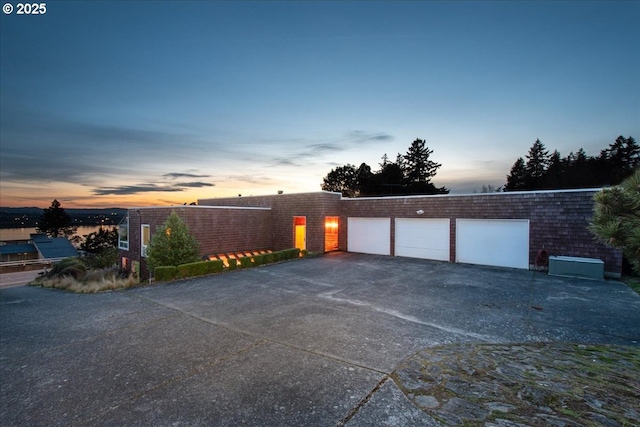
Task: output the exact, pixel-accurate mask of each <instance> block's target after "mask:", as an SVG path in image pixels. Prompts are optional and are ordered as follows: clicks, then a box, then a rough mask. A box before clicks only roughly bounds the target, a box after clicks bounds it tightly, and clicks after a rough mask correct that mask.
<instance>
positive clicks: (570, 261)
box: [549, 256, 604, 280]
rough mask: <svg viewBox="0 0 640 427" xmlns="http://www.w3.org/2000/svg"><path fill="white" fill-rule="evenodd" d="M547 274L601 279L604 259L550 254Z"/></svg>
mask: <svg viewBox="0 0 640 427" xmlns="http://www.w3.org/2000/svg"><path fill="white" fill-rule="evenodd" d="M549 275H551V276H568V277H580V278H584V279H597V280H603V279H604V261H602V260H600V259H596V258H579V257H573V256H551V257H549Z"/></svg>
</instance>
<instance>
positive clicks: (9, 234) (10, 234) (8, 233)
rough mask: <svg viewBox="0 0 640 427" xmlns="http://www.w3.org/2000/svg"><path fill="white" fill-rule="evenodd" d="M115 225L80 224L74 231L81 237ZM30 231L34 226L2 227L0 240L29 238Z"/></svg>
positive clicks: (33, 230) (109, 228) (31, 231)
mask: <svg viewBox="0 0 640 427" xmlns="http://www.w3.org/2000/svg"><path fill="white" fill-rule="evenodd" d="M113 227H116V226H115V225H81V226H80V227H78V230H77V231H76V235H78V236H80V237H82V236H84V235H85V234H89V233H93V232H95V231H98V230H100V229H101V228H105V229H107V230H111V229H112V228H113ZM32 233H36V229H35V227H27V228H3V229H0V242H5V241H7V240H29V235H30V234H32Z"/></svg>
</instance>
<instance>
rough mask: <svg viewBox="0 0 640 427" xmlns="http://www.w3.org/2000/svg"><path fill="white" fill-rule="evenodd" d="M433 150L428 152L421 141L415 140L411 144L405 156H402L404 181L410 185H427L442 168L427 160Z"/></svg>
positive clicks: (438, 164)
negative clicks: (404, 172)
mask: <svg viewBox="0 0 640 427" xmlns="http://www.w3.org/2000/svg"><path fill="white" fill-rule="evenodd" d="M431 154H433V150H429V147H427V146H426V143H425V141H424V140H422V139H416V140H415V141H413V143H411V146H410V147H409V150H408V151H407V154H405V155H404V156H403V158H404V161H405V168H406V179H407V181H408V182H409V183H410V184H411V183H421V184H428V183H430V182H431V178H432V177H433V176H435V174H436V172H437V170H438V169H439V168H440V166H442V165H441V164H440V163H436V162H433V161H431V160H429V156H430V155H431Z"/></svg>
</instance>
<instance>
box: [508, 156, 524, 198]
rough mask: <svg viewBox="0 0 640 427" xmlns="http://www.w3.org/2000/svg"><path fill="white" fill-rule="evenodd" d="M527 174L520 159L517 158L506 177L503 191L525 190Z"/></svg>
mask: <svg viewBox="0 0 640 427" xmlns="http://www.w3.org/2000/svg"><path fill="white" fill-rule="evenodd" d="M526 176H527V172H526V169H525V165H524V160H523V159H522V157H518V160H516V162H515V163H514V164H513V166H511V172H509V175H507V184H506V185H505V186H504V191H522V190H526V189H527V188H525V187H526V185H527V182H526Z"/></svg>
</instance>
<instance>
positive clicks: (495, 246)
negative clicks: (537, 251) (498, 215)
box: [456, 219, 529, 269]
mask: <svg viewBox="0 0 640 427" xmlns="http://www.w3.org/2000/svg"><path fill="white" fill-rule="evenodd" d="M456 262H462V263H468V264H480V265H492V266H497V267H512V268H524V269H528V268H529V220H524V219H523V220H507V219H486V220H476V219H458V220H457V221H456Z"/></svg>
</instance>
